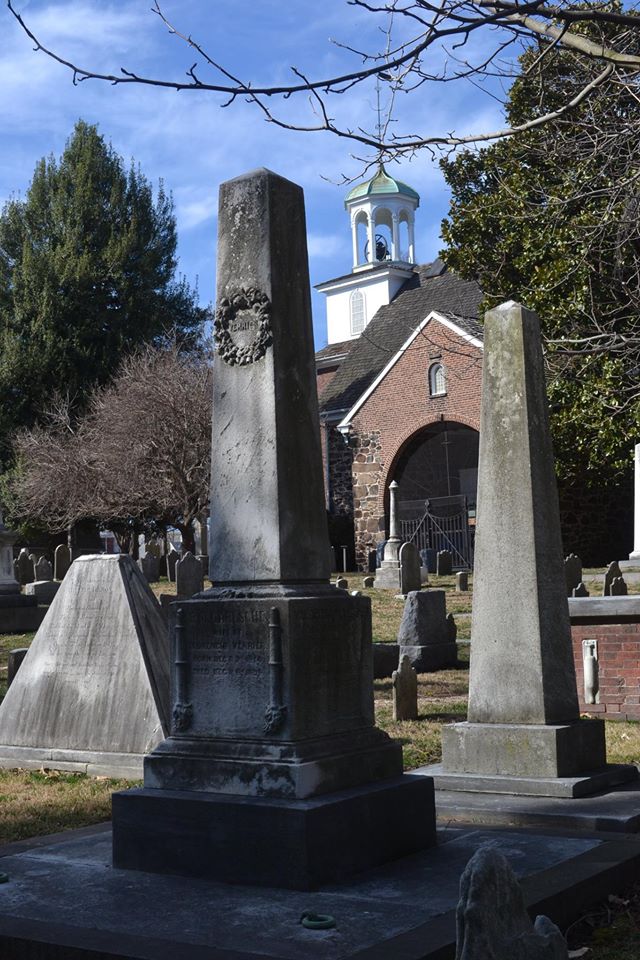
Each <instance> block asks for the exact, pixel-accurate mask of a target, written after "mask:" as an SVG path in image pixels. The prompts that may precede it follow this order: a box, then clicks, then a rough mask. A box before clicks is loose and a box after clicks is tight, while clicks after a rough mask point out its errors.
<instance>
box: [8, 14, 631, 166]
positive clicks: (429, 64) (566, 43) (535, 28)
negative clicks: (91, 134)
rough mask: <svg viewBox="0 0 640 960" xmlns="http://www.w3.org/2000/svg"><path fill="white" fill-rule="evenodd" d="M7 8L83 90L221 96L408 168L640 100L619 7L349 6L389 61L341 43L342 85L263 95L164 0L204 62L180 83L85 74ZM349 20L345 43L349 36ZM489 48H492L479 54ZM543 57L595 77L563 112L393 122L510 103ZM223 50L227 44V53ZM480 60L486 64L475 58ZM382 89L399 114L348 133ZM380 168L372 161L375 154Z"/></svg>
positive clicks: (280, 88)
mask: <svg viewBox="0 0 640 960" xmlns="http://www.w3.org/2000/svg"><path fill="white" fill-rule="evenodd" d="M7 5H8V8H9V10H10V11H11V13H12V14H13V16H14V17H15V18H16V20H17V21H18V23H19V24H20V26H21V28H22V29H23V30H24V32H25V33H26V34H27V36H28V37H29V38H30V39H31V40H32V41H33V43H34V45H35V49H36V50H39V51H42V52H43V53H45V54H47V55H48V56H49V57H51V58H53V59H54V60H56V61H57V62H58V63H60V64H61V65H63V66H65V67H67V68H68V69H69V70H70V71H72V75H73V82H74V83H80V82H83V81H85V80H89V79H96V80H102V81H106V82H108V83H111V84H118V85H121V84H141V85H146V86H152V87H162V88H170V89H173V90H181V91H195V92H199V93H210V94H218V95H220V98H221V99H220V102H221V105H222V106H224V107H229V106H230V105H231V104H233V103H234V102H235V101H237V100H238V99H239V98H240V99H245V100H247V101H249V102H250V103H252V104H253V105H254V106H255V107H256V108H257V109H258V110H259V111H260V112H261V113H262V115H263V117H264V118H265V120H267V121H268V122H269V123H273V124H276V125H278V126H281V127H285V128H288V129H296V130H305V131H307V132H317V131H328V132H331V133H333V134H335V135H337V136H339V137H345V138H347V139H348V140H351V141H353V142H355V143H356V144H359V145H361V146H362V147H364V148H366V149H368V150H369V151H373V155H374V157H375V158H378V157H379V156H381V155H384V156H387V157H399V156H407V155H412V154H413V153H415V152H416V151H417V150H421V149H423V148H425V147H427V148H431V149H434V148H437V147H444V148H455V147H457V146H461V145H465V144H470V143H479V142H483V141H488V140H495V139H499V138H504V137H508V136H511V135H512V134H514V133H516V132H522V131H524V130H530V129H534V128H535V127H538V126H541V125H543V124H545V123H547V122H549V121H550V120H554V119H558V118H560V117H562V116H565V115H567V114H570V113H571V111H572V110H574V109H575V108H576V106H578V105H579V104H581V103H583V102H584V101H585V100H587V99H589V98H590V97H591V96H592V95H593V94H594V92H595V91H597V90H598V89H600V88H602V87H603V86H607V85H610V84H612V83H618V84H619V83H622V84H625V85H628V86H629V87H630V88H632V89H635V87H636V86H637V82H638V77H639V74H640V52H639V51H638V42H637V40H638V35H639V29H640V20H639V19H638V16H637V13H636V9H637V8H636V4H635V3H629V4H626V5H625V6H624V7H623V6H622V4H620V3H617V2H615V0H614V2H595V3H588V2H587V3H575V2H570V0H559V2H556V3H548V2H545V0H528V2H527V0H348V2H347V3H346V6H347V7H348V6H351V7H354V8H359V10H360V11H361V10H364V11H368V12H369V13H370V14H371V15H372V16H373V17H377V18H379V20H380V24H381V27H380V30H381V33H382V42H381V45H380V48H379V49H369V50H360V49H357V48H356V47H355V46H354V45H353V44H351V43H350V42H349V41H347V40H342V41H340V40H337V41H334V43H336V44H337V46H338V47H339V48H341V50H342V51H343V52H344V54H345V55H349V56H350V57H351V64H350V66H349V67H347V68H346V69H345V71H344V72H342V73H339V74H336V75H334V76H327V77H313V76H312V75H311V72H310V70H309V69H307V68H305V67H304V66H300V67H292V68H291V71H292V80H291V82H290V83H288V84H277V85H260V84H258V83H256V82H254V81H253V80H252V78H250V77H238V76H236V75H234V73H232V71H231V70H230V69H229V68H228V66H227V65H226V64H225V62H224V61H223V60H222V59H221V58H220V57H219V56H218V55H217V54H215V53H214V52H213V50H212V49H210V48H209V47H208V46H207V45H205V43H204V42H201V41H200V40H198V39H196V38H194V37H192V36H191V35H189V34H188V33H186V32H184V31H182V30H181V28H180V26H179V24H177V23H173V22H171V21H170V20H169V18H168V16H167V15H166V14H165V13H164V11H163V8H162V7H161V4H160V0H153V4H152V7H151V10H152V12H153V13H154V14H155V15H156V16H157V17H158V18H159V19H160V20H161V21H162V23H163V24H164V25H165V26H166V28H167V30H168V32H169V34H171V36H173V37H174V38H176V39H177V40H179V41H181V42H182V43H184V44H185V46H186V47H187V49H188V52H189V54H190V55H195V56H196V58H197V59H196V61H195V62H193V63H192V64H191V66H189V67H188V69H186V72H185V76H184V77H183V78H181V79H172V78H169V77H162V76H160V77H153V76H148V75H144V74H141V73H139V72H137V71H136V70H134V69H131V68H130V67H129V66H127V67H124V66H122V67H120V69H119V70H118V71H117V72H114V73H99V72H97V71H95V70H93V69H92V68H91V65H90V64H89V65H87V64H80V63H75V62H73V61H71V60H69V59H67V58H65V56H64V55H63V54H62V53H61V52H59V51H54V50H52V49H50V48H49V47H47V46H46V44H45V42H44V40H43V39H41V38H40V37H38V36H36V34H35V33H34V32H33V30H32V29H31V28H30V26H29V24H28V22H27V19H26V18H25V17H23V16H22V15H21V14H20V13H19V12H18V11H17V10H16V9H15V6H14V0H7ZM348 29H349V28H348V17H347V11H345V31H348ZM478 39H480V40H481V41H482V42H480V43H475V45H474V41H476V40H478ZM222 40H223V43H224V47H225V49H228V48H229V46H230V45H233V44H234V38H233V36H227V35H225V37H224V38H222ZM534 41H535V42H536V43H538V44H539V45H540V57H539V61H538V63H537V67H540V66H542V67H544V59H545V57H546V56H547V54H548V52H549V51H552V50H555V49H561V50H566V51H568V52H570V53H571V54H572V55H573V56H575V57H578V58H580V60H581V61H583V62H584V63H585V64H590V65H592V66H593V68H594V69H593V70H589V71H587V73H586V74H585V81H584V84H583V85H582V86H581V88H580V89H577V90H575V89H571V90H567V92H566V96H565V97H564V98H563V99H562V100H561V101H559V102H558V103H557V105H556V106H555V107H554V108H553V109H552V110H541V111H540V113H539V115H537V116H535V117H531V118H529V119H527V120H526V121H524V122H522V123H516V124H512V125H506V126H504V127H502V128H498V129H494V130H483V131H478V132H475V133H466V134H465V133H460V134H457V133H456V132H455V131H453V132H452V131H446V130H441V131H433V132H432V131H427V130H411V129H407V130H405V131H399V130H398V128H397V125H396V122H395V120H394V117H393V104H394V103H395V102H396V101H397V98H398V96H399V95H401V94H406V93H409V94H411V93H415V92H416V91H421V92H422V94H424V95H428V88H429V85H431V84H442V83H450V82H457V83H465V82H466V83H471V84H474V85H475V86H481V87H482V86H484V87H485V88H486V89H487V91H488V93H489V94H490V96H492V97H494V98H495V97H496V96H498V97H499V92H500V89H501V86H500V83H501V82H502V81H507V85H508V83H509V82H510V80H511V79H512V78H513V76H515V75H516V74H517V72H518V56H519V55H520V54H521V53H522V51H523V49H524V48H525V47H527V46H530V45H531V44H532V43H533V42H534ZM219 45H222V43H221V42H220V41H219ZM471 49H473V50H474V51H475V52H473V53H467V50H471ZM371 81H374V82H379V83H382V85H383V87H384V90H385V93H386V94H387V95H388V97H387V102H388V105H389V109H388V110H387V111H386V117H385V120H384V122H382V121H381V120H379V122H378V124H377V127H376V128H375V129H366V128H364V127H360V126H358V127H354V126H352V125H348V124H344V123H341V122H340V120H339V119H337V117H336V116H335V115H334V114H335V112H336V110H337V111H338V112H339V102H340V100H341V99H342V98H344V96H345V95H348V94H349V93H350V92H351V91H353V90H354V88H356V87H358V86H359V85H362V84H367V83H368V82H371ZM299 96H304V97H307V98H308V99H309V106H310V114H309V121H308V122H306V123H305V122H300V121H298V120H292V119H288V118H287V113H286V112H282V111H286V105H287V103H288V102H290V101H291V100H292V99H295V98H296V97H299ZM369 158H370V159H371V153H370V154H369Z"/></svg>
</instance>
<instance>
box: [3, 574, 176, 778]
mask: <svg viewBox="0 0 640 960" xmlns="http://www.w3.org/2000/svg"><path fill="white" fill-rule="evenodd" d="M168 703H169V650H168V636H167V628H166V625H165V623H164V620H163V618H162V615H161V613H160V607H159V605H158V603H157V601H156V599H155V597H154V596H153V593H152V592H151V590H150V589H149V586H148V585H147V583H146V581H145V579H144V577H143V575H142V574H141V572H140V571H139V570H138V569H137V567H136V566H135V565H134V563H133V562H132V560H131V558H130V557H128V556H125V555H119V556H105V555H101V556H85V557H78V559H77V560H75V561H74V562H73V564H72V565H71V568H70V569H69V572H68V573H67V576H66V577H65V579H64V582H63V583H62V585H61V587H60V589H59V591H58V593H57V595H56V597H55V598H54V600H53V603H52V604H51V606H50V608H49V610H48V612H47V615H46V617H45V619H44V620H43V622H42V625H41V626H40V629H39V630H38V632H37V633H36V636H35V637H34V639H33V643H32V644H31V648H30V650H29V652H28V654H27V656H26V657H25V660H24V662H23V664H22V666H21V668H20V670H19V672H18V674H17V676H16V678H15V680H14V681H13V683H12V684H11V687H10V688H9V690H8V691H7V694H6V696H5V698H4V700H3V702H2V704H1V705H0V766H3V767H41V766H44V767H51V768H53V769H56V768H57V769H65V770H78V771H83V772H87V773H90V774H94V775H104V776H113V777H125V778H138V777H141V776H142V758H143V756H144V754H145V753H148V752H149V751H150V750H152V749H153V748H154V747H155V746H156V745H157V744H158V743H159V742H160V741H161V740H163V739H164V737H165V735H166V733H167V730H168V726H167V723H166V717H167V713H168Z"/></svg>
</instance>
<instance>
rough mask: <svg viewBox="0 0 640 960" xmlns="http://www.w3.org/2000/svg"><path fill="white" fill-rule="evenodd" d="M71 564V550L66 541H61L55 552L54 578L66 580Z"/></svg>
mask: <svg viewBox="0 0 640 960" xmlns="http://www.w3.org/2000/svg"><path fill="white" fill-rule="evenodd" d="M70 566H71V551H70V550H69V547H68V546H67V545H66V543H59V544H58V546H57V547H56V549H55V550H54V552H53V579H54V580H64V578H65V576H66V574H67V570H68V569H69V567H70Z"/></svg>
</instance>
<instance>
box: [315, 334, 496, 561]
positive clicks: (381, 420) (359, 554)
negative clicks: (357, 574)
mask: <svg viewBox="0 0 640 960" xmlns="http://www.w3.org/2000/svg"><path fill="white" fill-rule="evenodd" d="M389 359H390V360H391V357H390V358H389ZM434 362H438V363H441V364H442V365H443V366H444V368H445V375H446V393H445V394H444V395H442V396H433V397H432V396H430V392H429V378H428V372H429V368H430V366H431V364H432V363H434ZM481 364H482V348H481V347H480V346H479V345H478V344H477V343H473V342H470V341H469V338H468V337H466V336H465V335H464V333H463V332H462V331H459V332H458V331H456V330H453V329H451V328H450V327H449V326H447V325H445V324H444V323H442V322H440V321H439V320H438V319H436V318H432V319H431V320H430V321H429V323H428V324H426V326H425V327H424V328H423V329H422V330H421V331H420V332H419V333H418V335H417V336H416V337H415V338H414V340H413V341H412V343H411V344H410V345H409V346H408V348H407V349H406V350H405V352H404V353H402V355H401V356H400V357H399V358H398V359H397V361H396V362H395V363H394V365H393V366H392V367H391V369H390V370H389V371H388V373H387V374H386V375H385V376H384V377H383V378H382V380H381V381H380V382H379V383H378V384H377V386H376V387H375V388H374V389H373V391H372V392H371V393H370V395H369V396H368V397H367V399H366V400H365V402H364V403H363V404H362V405H361V406H360V407H359V408H358V409H357V411H356V412H355V414H354V415H353V417H352V420H351V424H350V428H349V432H348V435H347V436H346V437H345V438H344V440H343V439H342V436H341V435H339V434H338V431H337V430H336V429H335V425H334V426H332V427H331V428H330V434H331V436H330V439H329V448H330V449H334V450H335V449H336V444H337V443H342V450H343V451H344V450H348V451H349V456H350V458H351V461H352V482H353V518H354V525H355V548H356V562H357V565H358V567H359V568H360V569H366V566H367V561H368V554H369V551H370V550H372V549H374V548H375V546H376V544H377V543H378V542H379V541H380V540H383V539H384V538H385V527H386V519H385V515H386V501H387V497H388V493H387V491H388V487H389V484H390V483H391V481H392V480H393V479H394V469H395V467H396V465H397V462H398V458H399V457H400V455H401V453H402V452H403V450H404V449H405V448H406V445H407V444H408V443H409V442H411V441H412V440H413V439H414V438H415V437H416V435H417V434H419V433H420V432H421V431H423V430H424V429H425V428H426V427H428V426H429V425H431V424H435V423H438V422H439V421H448V422H455V423H460V424H463V425H464V426H467V427H471V428H472V429H474V430H479V428H480V386H481ZM331 376H333V371H331ZM327 380H328V378H327V376H326V373H325V371H322V372H321V373H320V374H319V376H318V391H319V392H321V390H322V389H323V388H326V385H327ZM345 441H346V442H347V444H348V446H346V445H345ZM323 448H324V453H325V456H326V450H327V443H326V441H325V442H324V443H323ZM338 449H339V448H338ZM330 461H333V458H332V457H331V458H330ZM343 473H344V456H342V457H339V458H338V460H337V461H336V463H335V468H334V463H333V462H331V468H330V470H329V471H328V472H327V470H326V461H325V478H327V480H328V483H329V493H328V498H327V502H328V505H329V507H330V509H332V510H335V509H336V506H337V504H338V502H340V503H344V502H345V498H344V491H343V490H342V493H340V494H339V495H338V496H336V493H337V491H336V489H335V488H336V487H338V488H344V477H343V476H342V475H343Z"/></svg>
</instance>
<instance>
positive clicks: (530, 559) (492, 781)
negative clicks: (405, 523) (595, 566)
mask: <svg viewBox="0 0 640 960" xmlns="http://www.w3.org/2000/svg"><path fill="white" fill-rule="evenodd" d="M484 331H485V337H484V367H483V382H482V408H481V422H480V454H479V469H478V521H477V532H476V547H475V567H474V596H473V614H472V626H471V638H472V640H471V664H470V686H469V712H468V721H467V722H466V723H459V724H452V725H450V726H448V727H445V728H444V729H443V738H442V748H443V760H442V771H441V773H439V775H438V776H437V780H436V783H437V786H438V787H439V788H443V789H449V790H451V789H453V790H474V791H482V790H484V789H486V790H487V791H489V792H494V793H499V792H501V791H503V792H505V793H524V794H542V795H544V794H550V795H555V796H562V795H566V796H573V795H576V794H577V793H585V792H589V790H591V791H594V790H596V789H602V787H603V786H605V785H606V784H605V780H606V777H610V779H612V780H615V779H620V778H622V779H624V778H625V777H627V776H628V775H632V772H633V771H634V770H635V768H625V767H623V768H620V767H606V765H605V763H606V756H605V741H604V723H603V721H602V720H581V719H580V715H579V709H578V696H577V689H576V676H575V669H574V663H573V654H572V648H571V630H570V624H569V612H568V605H567V597H566V590H565V588H564V584H565V577H564V566H563V559H562V557H563V554H562V543H561V539H560V517H559V510H558V496H557V488H556V480H555V473H554V461H553V450H552V446H551V437H550V433H549V424H548V414H547V399H546V391H545V374H544V364H543V356H542V349H541V340H540V327H539V322H538V318H537V316H536V314H535V313H532V312H531V311H528V310H526V309H524V308H523V307H521V306H520V305H519V304H516V303H513V302H509V303H505V304H502V306H500V307H497V308H496V309H494V310H491V311H489V312H488V313H487V315H486V317H485V325H484ZM514 584H516V585H517V595H515V594H514ZM593 774H596V775H593ZM603 778H604V779H603Z"/></svg>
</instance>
